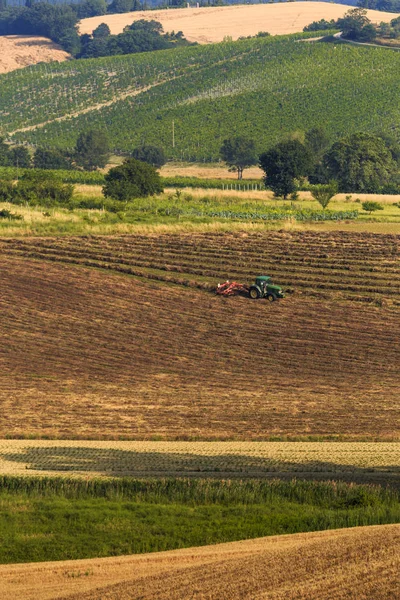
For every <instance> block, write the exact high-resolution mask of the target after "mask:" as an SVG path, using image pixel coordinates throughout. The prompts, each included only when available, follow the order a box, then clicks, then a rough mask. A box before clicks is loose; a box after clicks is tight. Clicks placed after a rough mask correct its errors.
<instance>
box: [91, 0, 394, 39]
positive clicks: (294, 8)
mask: <svg viewBox="0 0 400 600" xmlns="http://www.w3.org/2000/svg"><path fill="white" fill-rule="evenodd" d="M350 8H354V7H353V6H346V5H343V4H330V3H326V2H288V3H279V4H261V5H253V6H246V5H242V6H219V7H216V6H214V7H204V8H190V9H187V8H182V9H174V10H155V11H151V12H149V11H143V12H140V11H136V12H131V13H125V14H116V15H105V16H100V17H92V18H90V19H83V20H82V21H81V23H80V27H79V29H80V32H81V33H92V31H93V30H94V29H96V27H98V25H100V23H107V25H108V26H109V27H110V29H111V33H113V34H116V33H121V32H122V30H123V28H124V27H126V25H130V24H131V23H132V22H133V21H136V20H139V19H146V20H150V19H154V20H155V21H159V22H160V23H161V24H162V25H163V27H164V31H182V32H183V33H184V35H185V37H186V38H187V39H188V40H189V41H192V42H198V43H199V44H209V43H212V42H222V40H223V39H224V38H225V37H227V36H228V37H229V36H230V37H231V38H232V39H233V40H237V39H238V37H240V36H247V35H256V34H257V33H258V32H259V31H268V33H270V34H271V35H282V34H286V33H297V32H299V31H302V30H303V27H305V26H306V25H309V24H310V23H312V22H313V21H320V20H321V19H325V20H326V21H330V20H331V19H335V20H336V19H339V18H340V17H342V16H343V15H344V14H345V13H346V12H347V11H348V10H349V9H350ZM395 17H396V15H395V14H393V13H388V12H381V11H377V10H369V11H368V18H369V19H370V20H371V21H372V22H373V23H380V22H381V21H385V22H389V21H391V20H392V19H394V18H395Z"/></svg>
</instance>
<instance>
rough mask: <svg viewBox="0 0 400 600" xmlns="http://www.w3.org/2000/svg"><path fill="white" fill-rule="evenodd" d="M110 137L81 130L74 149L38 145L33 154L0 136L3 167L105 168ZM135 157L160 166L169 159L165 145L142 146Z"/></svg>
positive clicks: (88, 169)
mask: <svg viewBox="0 0 400 600" xmlns="http://www.w3.org/2000/svg"><path fill="white" fill-rule="evenodd" d="M110 153H111V152H110V148H109V143H108V139H107V136H106V135H105V133H104V132H102V131H98V130H88V131H85V132H81V133H80V134H79V136H78V139H77V141H76V144H75V148H74V149H73V151H72V152H69V151H66V150H60V149H57V148H53V149H50V148H37V149H36V150H35V151H34V153H33V154H32V155H31V153H30V152H29V150H28V148H27V147H26V146H9V145H8V144H6V143H5V142H4V140H3V139H2V138H0V166H3V167H20V168H24V169H29V168H31V167H33V168H35V169H65V170H69V169H76V168H81V169H84V170H85V171H94V170H96V169H102V168H104V167H105V166H106V164H107V163H108V160H109V158H110ZM131 156H132V157H133V158H136V159H137V160H140V161H142V162H146V163H148V164H150V165H152V166H153V167H155V168H157V169H159V168H160V167H162V166H163V165H164V164H165V162H166V158H165V154H164V151H163V149H162V148H159V147H157V146H152V145H146V144H145V145H141V146H138V147H137V148H134V150H133V151H132V153H131Z"/></svg>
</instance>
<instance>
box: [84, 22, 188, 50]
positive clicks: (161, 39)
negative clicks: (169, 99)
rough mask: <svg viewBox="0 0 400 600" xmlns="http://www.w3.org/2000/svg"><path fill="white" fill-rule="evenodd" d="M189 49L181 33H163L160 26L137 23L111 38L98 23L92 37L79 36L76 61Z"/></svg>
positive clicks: (104, 25) (105, 28) (103, 24)
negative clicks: (171, 49)
mask: <svg viewBox="0 0 400 600" xmlns="http://www.w3.org/2000/svg"><path fill="white" fill-rule="evenodd" d="M190 45H192V44H191V43H190V42H188V41H187V40H186V39H185V37H184V35H183V33H182V32H181V31H178V33H174V32H172V33H164V31H163V27H162V25H161V23H158V22H157V21H146V20H145V19H140V20H139V21H135V22H134V23H132V25H128V26H127V27H125V28H124V31H123V33H120V34H118V35H111V32H110V28H109V26H108V25H107V24H106V23H101V24H100V25H99V26H98V27H97V28H96V29H95V30H94V31H93V33H92V35H89V34H84V35H81V37H80V51H79V53H78V54H77V58H98V57H100V56H115V55H117V54H135V53H137V52H151V51H153V50H165V49H167V48H176V47H177V46H190Z"/></svg>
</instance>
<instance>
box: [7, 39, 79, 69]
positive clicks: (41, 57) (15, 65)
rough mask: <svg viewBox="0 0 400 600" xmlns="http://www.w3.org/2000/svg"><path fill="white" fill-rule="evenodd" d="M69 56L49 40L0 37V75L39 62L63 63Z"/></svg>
mask: <svg viewBox="0 0 400 600" xmlns="http://www.w3.org/2000/svg"><path fill="white" fill-rule="evenodd" d="M70 58H71V55H70V54H68V53H67V52H65V51H64V50H63V49H62V48H61V46H59V45H58V44H55V43H54V42H52V41H51V40H49V39H47V38H44V37H38V36H32V35H5V36H1V37H0V74H1V73H9V72H10V71H15V69H22V68H24V67H28V66H30V65H35V64H37V63H39V62H53V61H57V62H64V61H65V60H69V59H70Z"/></svg>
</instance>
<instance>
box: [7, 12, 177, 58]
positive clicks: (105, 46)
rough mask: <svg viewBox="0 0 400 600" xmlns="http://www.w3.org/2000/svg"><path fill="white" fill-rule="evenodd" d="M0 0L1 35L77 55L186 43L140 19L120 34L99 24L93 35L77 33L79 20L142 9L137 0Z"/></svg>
mask: <svg viewBox="0 0 400 600" xmlns="http://www.w3.org/2000/svg"><path fill="white" fill-rule="evenodd" d="M1 2H2V0H0V36H2V35H38V36H43V37H47V38H49V39H51V40H52V41H53V42H56V43H57V44H59V45H60V46H61V47H62V48H63V49H64V50H65V51H66V52H69V53H70V54H72V55H73V56H74V57H76V58H91V57H96V56H111V55H116V54H133V53H135V52H148V51H152V50H160V49H165V48H172V47H174V46H177V45H185V44H189V42H187V40H185V38H184V36H183V34H182V32H178V33H176V34H175V33H174V32H172V33H171V34H164V32H163V28H162V26H161V24H159V23H156V22H155V21H151V22H150V23H152V25H151V26H146V21H140V23H141V25H139V26H138V25H136V24H135V23H134V24H133V25H131V26H128V27H126V28H125V30H124V32H123V33H122V34H119V35H113V36H112V35H110V30H109V28H108V26H107V25H105V24H102V25H101V26H100V27H98V28H97V29H96V30H95V32H93V35H88V34H83V35H81V36H80V35H79V32H78V23H79V21H80V20H81V19H84V18H87V17H95V16H101V15H105V14H110V13H121V12H128V11H136V10H142V9H143V8H144V7H143V4H141V3H140V1H139V0H113V2H111V4H107V3H106V0H84V2H80V3H78V4H55V5H53V4H49V3H48V2H37V3H36V2H34V0H26V5H25V6H22V7H20V6H18V7H17V6H11V7H7V6H6V5H5V4H4V2H3V6H2V4H1Z"/></svg>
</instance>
